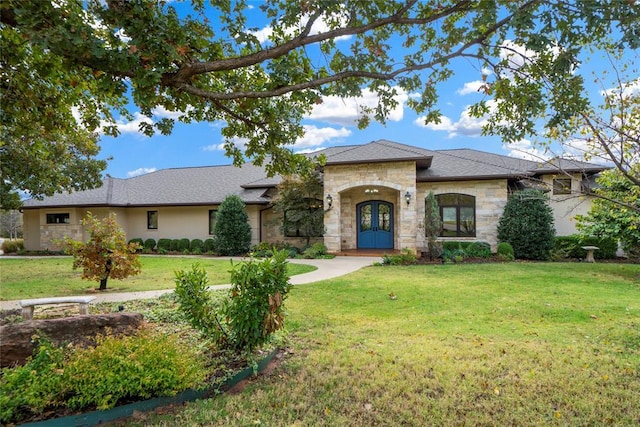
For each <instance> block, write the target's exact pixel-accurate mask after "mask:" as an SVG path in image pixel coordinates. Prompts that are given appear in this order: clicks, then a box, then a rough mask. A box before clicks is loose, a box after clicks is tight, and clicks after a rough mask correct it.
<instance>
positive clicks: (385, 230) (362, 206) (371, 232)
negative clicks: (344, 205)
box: [357, 201, 393, 249]
mask: <svg viewBox="0 0 640 427" xmlns="http://www.w3.org/2000/svg"><path fill="white" fill-rule="evenodd" d="M357 212H358V249H393V204H391V203H387V202H380V201H370V202H363V203H359V204H358V208H357Z"/></svg>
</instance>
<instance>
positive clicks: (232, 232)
mask: <svg viewBox="0 0 640 427" xmlns="http://www.w3.org/2000/svg"><path fill="white" fill-rule="evenodd" d="M214 234H215V236H216V239H215V241H216V252H217V253H219V254H220V255H244V254H246V253H247V252H249V246H250V244H251V227H250V226H249V216H248V215H247V211H246V207H245V204H244V202H243V201H242V199H240V197H238V196H236V195H231V196H227V197H226V198H225V199H224V200H223V201H222V203H221V204H220V207H219V208H218V213H217V215H216V225H215V230H214Z"/></svg>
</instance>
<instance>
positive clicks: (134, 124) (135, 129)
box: [116, 112, 153, 133]
mask: <svg viewBox="0 0 640 427" xmlns="http://www.w3.org/2000/svg"><path fill="white" fill-rule="evenodd" d="M140 123H149V124H153V120H151V119H150V118H149V117H147V116H145V115H144V114H141V113H138V112H136V113H134V115H133V120H132V121H130V122H125V121H123V120H116V127H117V128H118V131H120V133H140Z"/></svg>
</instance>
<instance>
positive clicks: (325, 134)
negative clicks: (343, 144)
mask: <svg viewBox="0 0 640 427" xmlns="http://www.w3.org/2000/svg"><path fill="white" fill-rule="evenodd" d="M350 135H351V131H350V130H348V129H346V128H344V127H342V128H340V129H335V128H331V127H324V128H318V127H316V126H310V125H305V126H304V136H303V137H302V138H300V139H298V140H297V141H296V143H295V148H309V147H318V146H320V145H322V144H324V143H325V142H328V141H331V140H335V139H340V138H346V137H348V136H350Z"/></svg>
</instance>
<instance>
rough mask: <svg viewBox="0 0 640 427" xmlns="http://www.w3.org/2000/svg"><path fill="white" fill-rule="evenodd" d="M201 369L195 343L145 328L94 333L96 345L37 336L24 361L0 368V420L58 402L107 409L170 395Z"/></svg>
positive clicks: (198, 378)
mask: <svg viewBox="0 0 640 427" xmlns="http://www.w3.org/2000/svg"><path fill="white" fill-rule="evenodd" d="M159 355H162V356H161V357H159ZM206 373H207V370H206V367H205V364H204V360H203V359H202V357H201V356H199V355H198V353H197V350H196V349H195V348H193V347H192V346H185V345H184V344H183V343H181V342H179V341H178V340H177V338H176V337H175V336H173V335H169V334H159V333H152V332H151V331H150V330H142V331H140V333H139V334H138V335H135V336H129V337H113V336H106V337H99V338H98V339H97V346H96V347H89V348H79V349H74V350H73V351H69V350H68V348H64V349H63V348H58V347H54V346H52V345H51V344H50V343H48V342H46V341H44V340H40V341H39V343H38V349H37V351H36V353H35V355H34V356H33V357H32V358H31V359H30V360H28V361H27V363H26V364H25V365H24V366H20V367H16V368H5V369H3V370H2V382H1V383H0V421H1V422H2V423H5V424H6V423H10V422H19V421H20V420H21V419H25V418H27V417H29V416H32V415H37V414H42V413H43V412H45V411H46V410H53V409H55V408H58V407H68V408H70V409H72V410H81V409H87V408H97V409H109V408H112V407H114V406H115V405H116V404H117V403H118V402H120V401H122V400H125V399H126V400H130V399H148V398H150V397H152V396H172V395H175V394H176V393H178V392H180V391H183V390H186V389H188V388H191V387H195V386H197V385H199V383H200V382H202V381H203V380H204V379H205V378H204V377H205V375H206Z"/></svg>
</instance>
